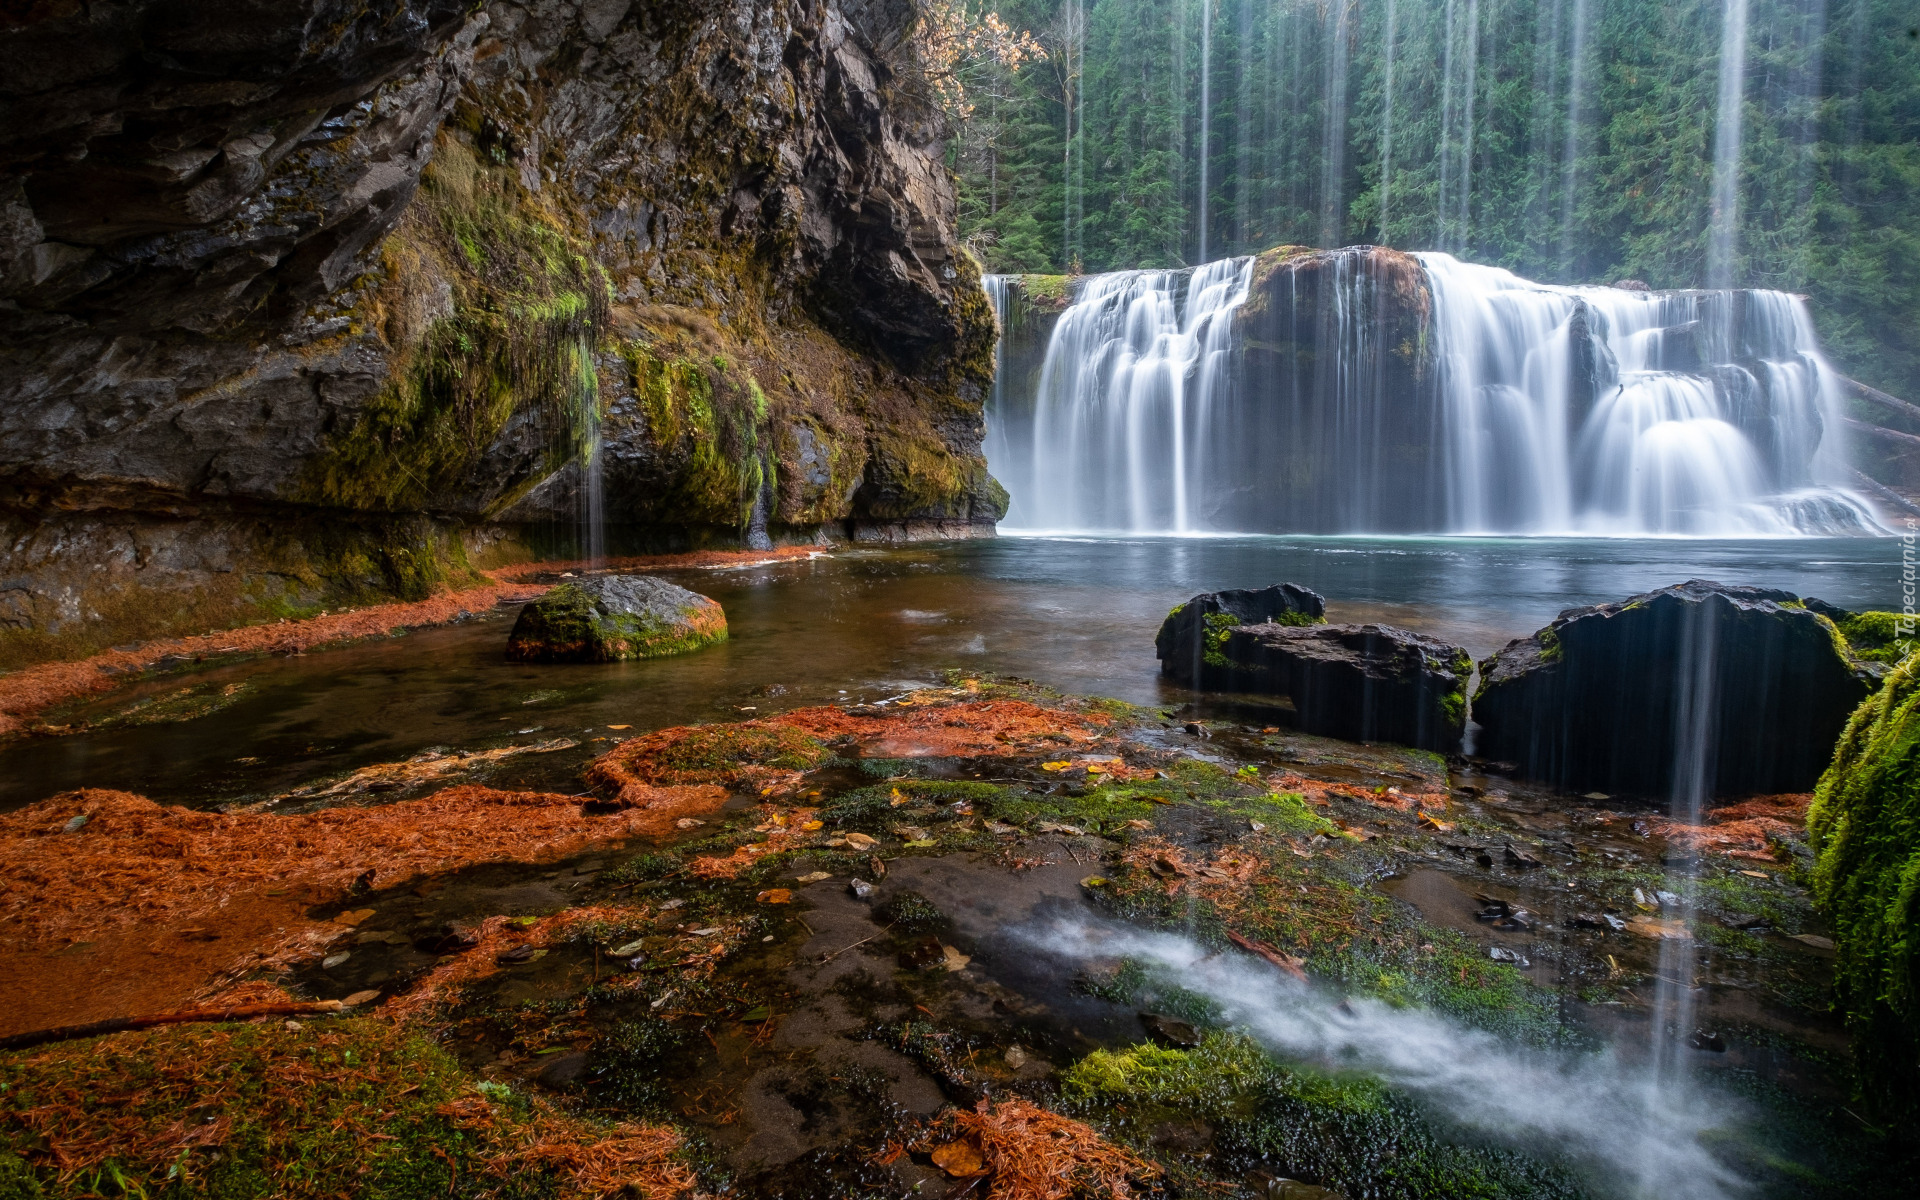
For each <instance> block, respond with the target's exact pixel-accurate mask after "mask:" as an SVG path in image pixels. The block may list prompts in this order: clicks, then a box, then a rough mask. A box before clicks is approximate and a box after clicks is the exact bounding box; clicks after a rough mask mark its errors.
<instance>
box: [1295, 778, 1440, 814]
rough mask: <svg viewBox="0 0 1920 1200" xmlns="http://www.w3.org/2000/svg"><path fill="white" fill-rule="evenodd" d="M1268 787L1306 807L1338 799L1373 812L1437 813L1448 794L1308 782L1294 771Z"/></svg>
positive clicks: (1321, 780) (1310, 780) (1325, 781)
mask: <svg viewBox="0 0 1920 1200" xmlns="http://www.w3.org/2000/svg"><path fill="white" fill-rule="evenodd" d="M1267 786H1268V787H1271V788H1272V789H1273V790H1275V791H1277V792H1297V793H1299V794H1300V795H1301V796H1302V797H1304V798H1305V799H1306V801H1307V803H1309V804H1326V803H1328V802H1329V799H1328V798H1329V797H1332V796H1340V797H1343V798H1345V799H1348V800H1358V801H1361V802H1362V803H1364V804H1371V805H1372V806H1373V807H1375V808H1383V809H1390V810H1392V811H1394V812H1403V813H1405V812H1413V811H1415V810H1416V809H1417V810H1419V811H1422V812H1440V811H1442V810H1444V809H1445V808H1446V807H1447V804H1448V797H1447V793H1445V792H1443V791H1440V792H1403V791H1401V790H1400V789H1399V788H1397V787H1394V788H1365V787H1360V786H1359V785H1357V784H1352V783H1335V782H1331V781H1329V780H1324V779H1309V778H1307V777H1306V776H1305V775H1302V774H1300V773H1299V772H1297V771H1289V772H1286V773H1284V774H1282V775H1278V776H1275V777H1273V778H1271V779H1269V780H1268V781H1267Z"/></svg>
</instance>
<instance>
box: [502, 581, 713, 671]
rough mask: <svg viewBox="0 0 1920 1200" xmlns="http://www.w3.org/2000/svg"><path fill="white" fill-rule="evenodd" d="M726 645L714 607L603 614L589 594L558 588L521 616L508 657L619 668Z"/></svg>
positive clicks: (569, 586) (570, 587)
mask: <svg viewBox="0 0 1920 1200" xmlns="http://www.w3.org/2000/svg"><path fill="white" fill-rule="evenodd" d="M726 640H727V623H726V618H725V617H723V616H720V615H719V606H718V605H709V606H708V608H707V609H706V610H702V609H698V608H683V609H681V610H680V611H679V612H678V613H677V614H674V615H673V616H668V615H666V614H665V613H662V612H656V611H649V610H642V611H638V612H608V611H606V610H605V609H603V608H602V607H600V605H599V604H598V602H597V601H596V600H595V598H594V596H593V594H592V593H590V592H588V591H587V590H586V589H584V588H582V587H580V586H578V585H577V584H571V583H563V584H561V585H560V586H558V587H556V588H554V589H553V590H552V591H549V592H548V593H547V594H546V595H544V596H542V597H540V598H539V599H538V600H535V601H534V602H533V603H531V604H529V605H527V606H526V607H525V608H524V609H522V610H521V611H520V619H519V620H518V621H515V622H514V626H513V633H512V635H511V636H510V637H509V639H508V641H507V657H508V658H510V659H514V660H516V661H520V662H555V661H561V662H621V661H625V660H627V659H635V658H664V657H666V656H667V655H670V654H684V653H686V652H687V651H689V650H698V649H700V648H701V647H703V646H711V645H714V644H715V643H717V642H724V641H726Z"/></svg>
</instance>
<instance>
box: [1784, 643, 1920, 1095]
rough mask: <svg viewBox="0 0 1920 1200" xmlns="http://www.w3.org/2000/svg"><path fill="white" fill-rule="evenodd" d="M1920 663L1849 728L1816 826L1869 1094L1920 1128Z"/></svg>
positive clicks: (1819, 874)
mask: <svg viewBox="0 0 1920 1200" xmlns="http://www.w3.org/2000/svg"><path fill="white" fill-rule="evenodd" d="M1916 672H1920V658H1911V657H1910V658H1908V659H1907V660H1906V661H1905V662H1904V663H1903V664H1902V665H1900V666H1898V667H1896V668H1894V671H1893V673H1892V674H1891V675H1889V676H1888V677H1887V680H1886V683H1885V685H1884V686H1883V687H1882V688H1881V690H1880V692H1879V693H1878V694H1877V695H1874V696H1870V697H1868V698H1867V700H1866V701H1865V702H1864V703H1863V704H1861V706H1860V707H1859V709H1858V710H1856V711H1855V712H1854V714H1853V719H1852V720H1851V721H1849V722H1848V724H1847V729H1846V732H1845V733H1844V734H1842V735H1841V738H1840V745H1839V747H1838V748H1837V749H1836V750H1835V752H1834V759H1833V765H1832V766H1831V767H1829V768H1828V769H1827V772H1826V774H1825V775H1823V776H1822V777H1821V779H1820V784H1819V786H1818V787H1817V788H1816V789H1815V791H1814V800H1813V806H1812V808H1811V809H1810V810H1809V811H1808V814H1807V827H1808V831H1809V832H1810V834H1811V835H1812V840H1813V844H1814V847H1815V850H1816V852H1817V854H1818V858H1817V860H1816V863H1815V866H1814V871H1813V893H1814V899H1815V902H1816V903H1818V904H1819V905H1820V906H1821V907H1822V908H1823V909H1825V910H1826V912H1827V913H1828V915H1829V916H1830V917H1831V919H1832V921H1833V928H1834V941H1835V943H1836V945H1837V947H1838V950H1839V962H1838V965H1837V968H1836V970H1835V990H1836V992H1837V998H1838V1002H1839V1005H1840V1007H1841V1009H1842V1011H1844V1012H1845V1013H1846V1017H1847V1023H1848V1025H1849V1027H1850V1028H1851V1030H1852V1032H1853V1035H1854V1039H1855V1044H1856V1046H1858V1047H1859V1049H1860V1053H1858V1055H1857V1056H1856V1057H1857V1063H1858V1067H1859V1071H1860V1078H1861V1087H1862V1090H1863V1092H1864V1094H1865V1099H1866V1100H1867V1102H1868V1103H1869V1104H1871V1105H1872V1106H1873V1108H1874V1109H1875V1111H1876V1112H1877V1113H1878V1114H1879V1115H1880V1116H1881V1117H1882V1118H1883V1119H1887V1120H1891V1121H1894V1122H1897V1123H1899V1124H1901V1125H1903V1126H1905V1127H1906V1128H1908V1129H1912V1128H1915V1127H1916V1125H1920V940H1916V936H1915V934H1916V929H1917V928H1920V681H1917V680H1916Z"/></svg>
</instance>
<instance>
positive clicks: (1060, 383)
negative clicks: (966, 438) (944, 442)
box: [988, 258, 1253, 533]
mask: <svg viewBox="0 0 1920 1200" xmlns="http://www.w3.org/2000/svg"><path fill="white" fill-rule="evenodd" d="M1252 269H1253V260H1252V259H1250V258H1240V259H1229V260H1224V261H1221V262H1217V263H1211V264H1209V265H1207V266H1204V267H1200V268H1197V269H1195V270H1193V271H1191V272H1187V271H1122V272H1118V273H1116V274H1112V275H1096V276H1093V277H1092V278H1090V279H1088V280H1086V281H1085V283H1084V284H1083V285H1082V287H1081V291H1080V294H1079V296H1078V298H1077V300H1076V302H1075V303H1074V305H1073V306H1072V307H1071V308H1069V309H1067V311H1066V312H1065V313H1063V314H1061V317H1060V321H1059V324H1058V325H1056V326H1055V327H1054V331H1053V338H1052V341H1051V343H1050V344H1049V346H1048V349H1047V357H1046V362H1045V365H1044V366H1043V367H1042V368H1041V371H1040V381H1039V388H1038V394H1037V396H1036V397H1035V400H1034V406H1033V415H1032V422H1031V425H1030V430H1031V432H1030V434H1029V435H1028V437H1027V440H1026V444H1025V445H1024V446H1011V445H1007V442H1006V440H1005V438H1006V435H1005V434H1004V433H1002V434H1001V435H1000V437H999V438H998V439H993V440H994V441H995V445H998V446H1005V447H1006V448H1005V449H1002V450H999V451H998V452H997V453H996V451H995V446H993V445H990V446H989V452H988V461H989V462H991V463H992V464H993V467H994V472H995V474H996V476H997V477H998V478H999V479H1000V481H1001V482H1002V483H1004V484H1005V485H1006V487H1007V490H1008V492H1009V494H1011V495H1012V497H1013V508H1012V511H1010V512H1009V513H1008V516H1007V521H1008V523H1009V524H1011V525H1014V526H1026V527H1030V528H1055V529H1134V530H1140V529H1152V530H1164V531H1167V532H1172V533H1187V532H1192V531H1194V530H1195V529H1197V528H1199V527H1200V523H1199V522H1198V520H1197V518H1198V515H1199V512H1200V509H1199V503H1198V496H1197V494H1196V493H1197V491H1198V490H1199V487H1200V485H1201V483H1202V481H1203V480H1204V479H1205V478H1206V463H1205V461H1204V453H1203V443H1202V442H1201V441H1200V440H1199V439H1198V438H1196V436H1195V433H1196V431H1204V430H1205V429H1207V428H1208V427H1209V426H1210V424H1211V423H1212V421H1213V419H1214V416H1215V414H1214V412H1213V411H1212V409H1213V406H1214V401H1215V399H1216V397H1217V396H1218V394H1219V392H1220V391H1221V390H1222V387H1223V383H1224V379H1225V375H1226V371H1227V367H1228V361H1227V360H1228V357H1229V355H1230V353H1231V351H1232V347H1233V323H1232V320H1231V317H1232V313H1233V310H1234V309H1235V308H1237V307H1239V305H1240V304H1241V303H1242V302H1243V301H1244V300H1245V299H1246V296H1247V284H1248V280H1249V278H1250V276H1251V273H1252ZM993 294H994V293H993V292H991V291H990V292H989V295H990V296H992V295H993ZM998 304H999V306H1000V307H999V311H1000V312H1002V313H1005V311H1006V307H1005V292H1004V291H1001V292H999V300H998ZM1002 320H1003V322H1004V320H1005V318H1004V316H1003V318H1002ZM999 411H1002V412H1004V411H1006V410H1005V408H1004V407H1002V408H1000V409H999ZM994 424H995V422H991V421H990V422H989V426H990V427H991V426H993V425H994ZM989 436H990V439H992V438H993V435H992V434H990V435H989Z"/></svg>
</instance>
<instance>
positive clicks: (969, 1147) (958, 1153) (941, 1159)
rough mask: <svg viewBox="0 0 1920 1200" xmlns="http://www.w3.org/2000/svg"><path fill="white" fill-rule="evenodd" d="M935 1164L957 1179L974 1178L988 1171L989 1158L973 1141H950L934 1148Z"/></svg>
mask: <svg viewBox="0 0 1920 1200" xmlns="http://www.w3.org/2000/svg"><path fill="white" fill-rule="evenodd" d="M932 1157H933V1165H934V1166H936V1167H939V1168H940V1169H941V1170H942V1171H945V1172H946V1173H947V1174H949V1175H951V1176H953V1177H954V1178H955V1179H972V1178H974V1177H975V1176H979V1175H985V1174H986V1173H987V1160H986V1159H985V1158H983V1157H982V1156H981V1154H980V1148H979V1147H978V1146H975V1145H974V1144H973V1143H972V1142H966V1141H960V1142H948V1143H946V1144H945V1145H941V1146H935V1147H934V1148H933V1155H932Z"/></svg>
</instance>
